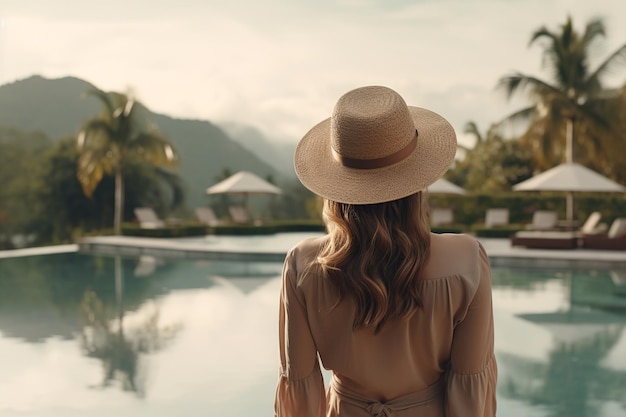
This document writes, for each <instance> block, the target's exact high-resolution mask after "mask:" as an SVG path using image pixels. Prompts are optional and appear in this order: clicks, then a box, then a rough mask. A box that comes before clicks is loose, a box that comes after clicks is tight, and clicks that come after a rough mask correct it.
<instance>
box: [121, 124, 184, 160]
mask: <svg viewBox="0 0 626 417" xmlns="http://www.w3.org/2000/svg"><path fill="white" fill-rule="evenodd" d="M128 149H129V150H130V151H132V152H135V153H137V154H140V155H141V156H142V157H143V158H144V159H146V160H147V161H148V162H150V163H151V164H153V165H155V166H157V167H161V166H166V167H174V166H176V164H177V163H178V159H179V156H178V153H177V152H176V151H175V150H174V148H173V147H172V145H171V144H170V143H169V141H168V140H167V139H166V138H165V137H163V136H161V135H159V134H158V133H156V132H141V133H139V134H138V135H136V136H135V137H134V138H133V140H132V141H130V142H129V143H128Z"/></svg>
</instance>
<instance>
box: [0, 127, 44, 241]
mask: <svg viewBox="0 0 626 417" xmlns="http://www.w3.org/2000/svg"><path fill="white" fill-rule="evenodd" d="M50 145H51V141H50V139H48V137H46V136H45V135H44V134H42V133H39V132H30V133H26V132H21V131H19V130H16V129H11V128H2V127H0V184H2V186H1V187H0V249H11V248H12V247H13V244H12V242H11V237H12V236H14V235H29V234H31V233H33V232H34V231H35V230H34V227H33V222H34V218H35V217H36V213H35V210H36V206H37V204H36V200H35V196H34V192H35V191H36V178H37V174H38V172H39V167H40V166H41V163H42V161H43V159H44V158H43V157H42V153H43V152H44V151H45V149H46V148H48V147H50Z"/></svg>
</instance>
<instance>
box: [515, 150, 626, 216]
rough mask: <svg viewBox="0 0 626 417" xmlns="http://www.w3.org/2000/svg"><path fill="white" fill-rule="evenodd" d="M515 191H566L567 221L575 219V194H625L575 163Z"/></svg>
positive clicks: (528, 180) (561, 167) (531, 179)
mask: <svg viewBox="0 0 626 417" xmlns="http://www.w3.org/2000/svg"><path fill="white" fill-rule="evenodd" d="M513 190H514V191H564V192H566V193H567V211H566V215H567V220H568V221H569V222H571V221H572V219H573V217H574V193H575V192H596V193H597V192H605V193H607V192H624V191H625V188H624V187H623V186H622V185H620V184H618V183H616V182H615V181H613V180H611V179H609V178H607V177H605V176H603V175H600V174H598V173H597V172H595V171H593V170H591V169H589V168H586V167H584V166H582V165H580V164H577V163H575V162H570V163H565V164H561V165H558V166H556V167H554V168H551V169H549V170H547V171H545V172H542V173H541V174H538V175H535V176H534V177H532V178H529V179H527V180H526V181H522V182H520V183H519V184H517V185H515V186H513Z"/></svg>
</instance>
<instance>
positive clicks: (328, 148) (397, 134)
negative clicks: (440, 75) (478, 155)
mask: <svg viewBox="0 0 626 417" xmlns="http://www.w3.org/2000/svg"><path fill="white" fill-rule="evenodd" d="M455 153H456V135H455V133H454V129H453V128H452V126H451V125H450V123H448V122H447V121H446V120H445V119H444V118H443V117H441V116H439V115H438V114H436V113H433V112H431V111H429V110H426V109H422V108H419V107H412V106H407V105H406V103H405V102H404V100H403V99H402V97H400V95H399V94H398V93H396V92H395V91H393V90H391V89H389V88H386V87H377V86H373V87H362V88H357V89H356V90H352V91H349V92H347V93H346V94H344V95H343V96H342V97H340V98H339V100H338V101H337V104H335V108H334V110H333V113H332V117H330V118H328V119H326V120H324V121H322V122H320V123H318V124H317V125H315V126H314V127H313V128H312V129H311V130H310V131H309V132H308V133H307V134H306V135H305V136H304V137H303V138H302V139H301V140H300V143H299V144H298V146H297V148H296V152H295V161H294V163H295V169H296V174H297V175H298V178H299V179H300V181H301V182H302V184H303V185H304V186H305V187H307V188H308V189H309V190H311V191H313V192H314V193H315V194H317V195H319V196H321V197H324V198H326V199H329V200H333V201H337V202H340V203H349V204H374V203H383V202H386V201H392V200H397V199H400V198H403V197H406V196H408V195H411V194H414V193H416V192H418V191H421V190H424V189H426V188H428V186H429V185H431V184H432V183H434V182H435V181H436V180H437V179H439V178H440V177H441V176H442V175H443V174H444V173H445V172H446V171H447V170H448V168H450V166H451V164H452V161H453V160H454V155H455Z"/></svg>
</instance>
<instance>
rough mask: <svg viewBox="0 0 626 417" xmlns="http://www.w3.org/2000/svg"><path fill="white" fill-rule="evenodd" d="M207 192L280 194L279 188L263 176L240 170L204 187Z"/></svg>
mask: <svg viewBox="0 0 626 417" xmlns="http://www.w3.org/2000/svg"><path fill="white" fill-rule="evenodd" d="M206 193H207V194H280V193H281V190H280V188H278V187H276V186H275V185H274V184H270V183H269V182H267V181H265V180H264V179H263V178H261V177H259V176H257V175H255V174H253V173H251V172H248V171H240V172H238V173H236V174H235V175H232V176H230V177H228V178H226V179H225V180H223V181H220V182H218V183H217V184H214V185H212V186H210V187H209V188H207V189H206Z"/></svg>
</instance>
